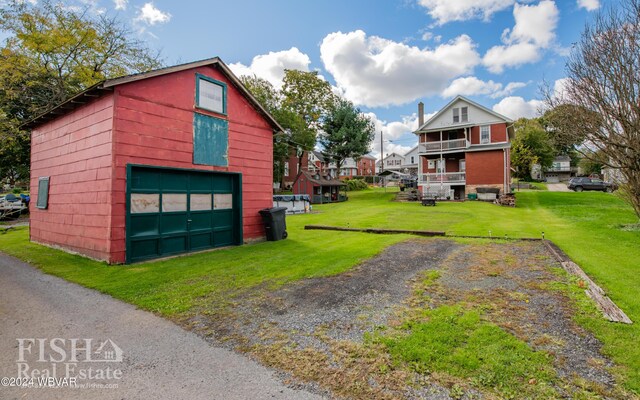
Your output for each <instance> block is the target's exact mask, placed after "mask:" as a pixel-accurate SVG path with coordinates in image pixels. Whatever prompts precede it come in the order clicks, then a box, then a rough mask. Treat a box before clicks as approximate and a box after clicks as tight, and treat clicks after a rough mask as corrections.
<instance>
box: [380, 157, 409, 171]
mask: <svg viewBox="0 0 640 400" xmlns="http://www.w3.org/2000/svg"><path fill="white" fill-rule="evenodd" d="M403 164H404V156H403V155H401V154H398V153H391V154H388V155H387V156H386V157H385V158H383V159H382V165H383V166H384V168H383V169H384V170H385V171H398V172H402V165H403ZM379 172H380V171H379Z"/></svg>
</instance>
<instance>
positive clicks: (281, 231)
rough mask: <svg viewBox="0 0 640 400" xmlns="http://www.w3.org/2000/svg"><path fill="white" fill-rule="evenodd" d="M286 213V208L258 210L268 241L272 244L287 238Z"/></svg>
mask: <svg viewBox="0 0 640 400" xmlns="http://www.w3.org/2000/svg"><path fill="white" fill-rule="evenodd" d="M286 212H287V207H273V208H264V209H262V210H260V215H261V216H262V222H263V223H264V230H265V231H266V232H267V240H268V241H270V242H273V241H276V240H282V239H286V238H287V222H286V221H285V215H286Z"/></svg>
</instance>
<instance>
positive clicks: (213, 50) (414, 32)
mask: <svg viewBox="0 0 640 400" xmlns="http://www.w3.org/2000/svg"><path fill="white" fill-rule="evenodd" d="M73 1H75V2H76V3H77V4H85V5H89V7H91V8H92V9H93V10H94V11H95V12H107V13H110V14H111V13H116V14H118V15H119V17H120V18H121V19H122V20H123V21H126V22H127V23H129V24H131V27H132V29H133V31H134V32H135V34H136V35H138V36H139V37H140V38H141V39H143V40H145V41H147V42H148V43H149V45H150V46H151V47H154V48H158V49H161V50H162V53H163V55H164V57H165V60H166V62H167V64H176V63H181V62H189V61H193V60H199V59H204V58H209V57H213V56H219V57H221V58H222V60H224V61H225V62H226V63H227V64H228V65H230V66H231V68H232V69H233V70H234V72H236V74H239V75H240V74H247V73H249V74H256V75H258V76H260V77H263V78H265V79H268V80H269V81H271V82H272V83H273V84H274V85H276V86H277V85H278V84H279V82H280V79H281V78H282V74H283V69H284V68H295V69H302V70H317V71H319V73H320V75H322V76H323V77H324V78H325V79H326V80H328V81H329V82H330V83H331V84H332V85H333V86H334V87H335V90H336V92H338V93H340V94H342V95H343V96H344V97H346V98H348V99H349V100H351V101H353V102H354V103H355V104H356V105H357V106H358V107H360V109H361V110H362V111H363V112H365V113H367V114H368V115H370V116H371V117H372V118H373V119H374V120H375V123H376V129H377V131H378V133H377V135H379V132H380V131H383V132H384V135H385V139H387V140H386V142H385V149H384V150H385V153H388V152H392V151H396V152H403V151H407V150H409V149H410V148H411V147H412V146H413V145H415V143H416V138H415V136H414V135H413V134H411V133H410V132H411V130H413V129H415V128H416V127H417V122H416V111H417V103H418V102H419V101H422V102H424V103H425V113H427V114H430V113H434V112H436V111H437V110H438V109H440V108H441V107H442V106H444V105H445V104H446V103H447V102H448V101H449V100H451V99H452V98H453V97H454V96H455V95H456V94H462V95H465V96H468V97H469V98H471V99H473V100H475V101H477V102H479V103H480V104H483V105H485V106H487V107H489V108H492V109H494V110H495V111H498V112H500V113H502V114H505V115H507V116H509V117H511V118H514V119H515V118H518V117H521V116H525V117H532V116H535V115H536V114H537V111H538V110H539V108H540V106H541V102H540V101H539V98H540V94H539V91H540V85H541V84H542V82H543V80H545V81H547V82H549V83H550V84H551V85H555V86H556V87H558V88H561V84H562V78H564V75H565V74H564V64H565V59H566V56H567V54H568V53H569V51H570V49H571V45H572V43H575V42H576V41H577V40H578V39H579V37H580V32H581V31H582V29H583V27H584V25H585V23H586V22H588V21H589V20H590V19H592V18H593V17H594V16H595V14H596V12H597V11H598V10H599V9H601V8H602V7H606V6H608V5H609V4H610V3H611V2H613V3H614V4H615V2H616V1H618V0H517V1H516V0H386V1H371V0H368V1H365V0H348V1H347V0H342V1H334V0H323V1H303V0H293V1H285V0H272V1H249V0H233V1H225V2H223V1H204V0H200V1H195V0H183V1H179V2H178V1H174V0H154V1H153V2H149V1H146V0H73ZM73 1H72V2H73ZM379 143H380V140H379V136H376V140H375V142H374V147H373V148H372V151H373V153H374V154H378V153H379Z"/></svg>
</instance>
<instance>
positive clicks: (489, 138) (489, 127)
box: [480, 125, 491, 144]
mask: <svg viewBox="0 0 640 400" xmlns="http://www.w3.org/2000/svg"><path fill="white" fill-rule="evenodd" d="M482 128H487V130H488V131H489V137H488V138H487V140H486V141H483V140H482ZM489 143H491V125H482V126H481V127H480V144H489Z"/></svg>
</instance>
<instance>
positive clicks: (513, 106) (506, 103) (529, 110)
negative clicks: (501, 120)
mask: <svg viewBox="0 0 640 400" xmlns="http://www.w3.org/2000/svg"><path fill="white" fill-rule="evenodd" d="M543 107H544V102H542V101H540V100H535V99H533V100H529V101H526V100H525V99H523V98H522V97H517V96H511V97H505V98H504V99H502V100H500V102H499V103H498V104H496V105H494V106H493V111H495V112H497V113H500V114H502V115H504V116H506V117H509V118H511V119H514V120H516V119H518V118H533V117H536V116H538V115H540V111H541V110H542V109H543Z"/></svg>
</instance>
